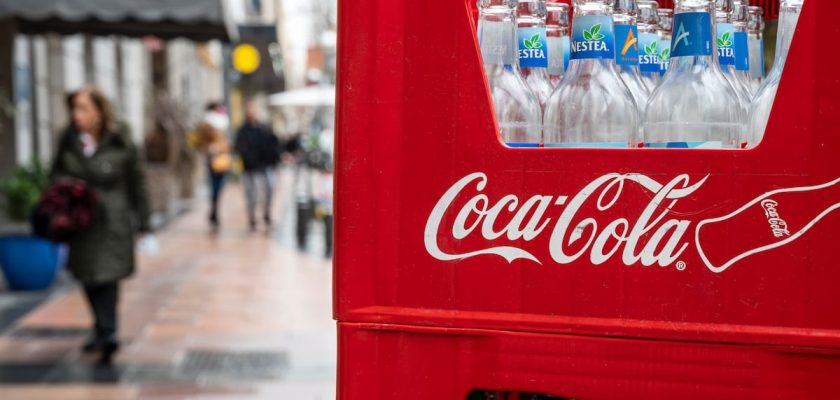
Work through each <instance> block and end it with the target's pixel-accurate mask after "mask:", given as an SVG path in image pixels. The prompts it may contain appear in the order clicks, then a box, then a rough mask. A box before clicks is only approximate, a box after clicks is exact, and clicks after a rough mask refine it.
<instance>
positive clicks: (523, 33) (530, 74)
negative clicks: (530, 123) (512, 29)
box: [516, 0, 554, 116]
mask: <svg viewBox="0 0 840 400" xmlns="http://www.w3.org/2000/svg"><path fill="white" fill-rule="evenodd" d="M545 17H546V8H545V0H519V2H518V3H517V5H516V27H517V29H516V31H517V44H518V45H519V70H520V71H521V73H522V79H524V80H525V84H526V85H528V87H529V88H530V89H531V91H532V92H534V95H536V96H537V101H539V102H540V110H542V108H543V107H545V102H546V101H548V97H549V96H551V92H552V91H554V86H553V85H552V84H551V80H550V79H549V77H548V58H549V47H548V40H547V37H546V27H545ZM540 116H542V114H540Z"/></svg>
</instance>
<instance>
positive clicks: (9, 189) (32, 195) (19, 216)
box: [0, 162, 49, 221]
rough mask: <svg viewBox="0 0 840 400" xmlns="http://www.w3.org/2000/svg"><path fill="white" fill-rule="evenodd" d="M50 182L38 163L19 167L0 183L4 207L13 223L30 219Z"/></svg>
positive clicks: (44, 170)
mask: <svg viewBox="0 0 840 400" xmlns="http://www.w3.org/2000/svg"><path fill="white" fill-rule="evenodd" d="M48 182H49V177H48V175H47V171H46V169H45V168H44V167H43V165H41V164H40V163H37V162H36V163H33V164H31V165H28V166H21V167H18V168H17V169H15V171H14V172H13V173H12V175H11V176H9V177H8V178H6V179H5V180H3V182H0V194H2V195H3V200H4V202H3V206H4V208H5V209H6V214H7V215H8V216H9V218H10V219H11V220H13V221H26V220H27V219H29V216H30V214H31V213H32V210H33V209H34V208H35V206H36V205H37V204H38V200H39V199H40V197H41V192H43V191H44V189H45V188H46V187H47V184H48Z"/></svg>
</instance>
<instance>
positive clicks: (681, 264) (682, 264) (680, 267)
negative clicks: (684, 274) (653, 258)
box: [677, 261, 685, 271]
mask: <svg viewBox="0 0 840 400" xmlns="http://www.w3.org/2000/svg"><path fill="white" fill-rule="evenodd" d="M677 271H685V261H677Z"/></svg>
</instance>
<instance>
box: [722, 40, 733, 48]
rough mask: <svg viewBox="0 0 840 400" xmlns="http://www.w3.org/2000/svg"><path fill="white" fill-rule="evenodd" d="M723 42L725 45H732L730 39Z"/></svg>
mask: <svg viewBox="0 0 840 400" xmlns="http://www.w3.org/2000/svg"><path fill="white" fill-rule="evenodd" d="M724 44H725V45H726V47H732V40H727V41H726V43H724Z"/></svg>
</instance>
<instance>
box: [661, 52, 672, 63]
mask: <svg viewBox="0 0 840 400" xmlns="http://www.w3.org/2000/svg"><path fill="white" fill-rule="evenodd" d="M659 58H660V59H661V60H662V61H668V60H670V59H671V50H670V49H665V50H662V55H661V56H659Z"/></svg>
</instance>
